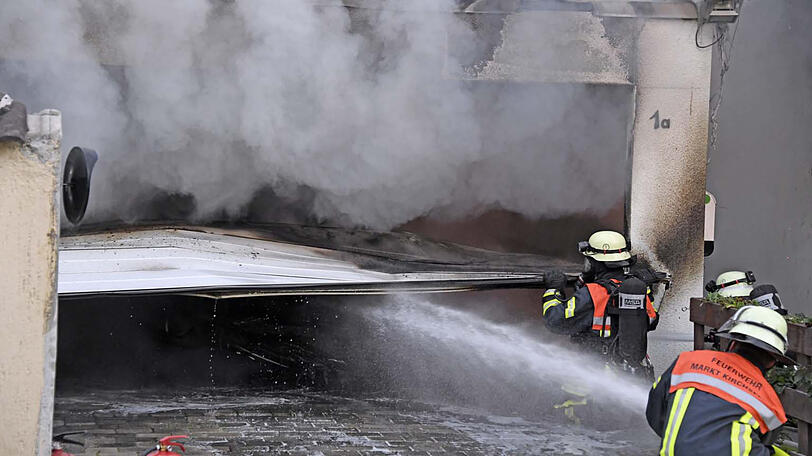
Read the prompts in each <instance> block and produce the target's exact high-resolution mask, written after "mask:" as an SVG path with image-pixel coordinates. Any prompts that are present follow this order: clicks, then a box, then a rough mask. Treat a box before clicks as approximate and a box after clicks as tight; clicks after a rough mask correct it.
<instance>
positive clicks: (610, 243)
mask: <svg viewBox="0 0 812 456" xmlns="http://www.w3.org/2000/svg"><path fill="white" fill-rule="evenodd" d="M578 250H579V251H580V252H581V253H582V254H583V255H584V257H585V258H584V271H583V273H582V275H581V277H582V278H581V280H580V281H582V282H583V283H582V285H581V286H580V288H578V289H577V290H576V291H575V294H574V295H573V296H572V297H570V298H569V299H566V298H565V296H564V288H565V287H566V285H567V278H566V276H565V275H564V273H563V272H561V271H551V272H549V273H547V274H546V276H545V279H546V282H547V290H546V291H545V292H544V295H543V296H542V319H543V320H544V323H545V325H546V326H547V327H548V328H549V329H550V330H551V331H553V332H555V333H558V334H565V335H569V336H571V338H572V340H573V341H574V342H576V343H579V344H582V345H586V346H588V347H589V348H590V349H593V350H597V351H599V352H603V353H604V354H610V353H609V351H610V350H611V347H612V346H613V345H612V343H613V342H615V336H616V335H617V333H618V332H617V331H616V329H617V328H616V326H617V325H616V324H615V323H618V322H616V321H613V319H618V318H619V316H620V315H619V314H618V313H617V312H615V311H614V310H613V307H616V306H611V305H610V298H612V297H613V296H617V295H618V292H621V293H622V292H623V290H620V287H621V286H622V287H625V288H627V289H628V290H626V291H627V293H623V294H625V295H629V294H637V295H642V296H643V298H642V299H641V300H640V301H639V303H640V306H639V307H640V311H641V312H639V314H640V315H641V316H642V319H643V324H642V325H637V326H638V328H637V329H638V331H637V332H638V333H642V334H637V335H636V336H635V337H631V338H630V340H632V339H633V340H635V341H638V342H639V344H641V345H643V347H636V348H635V347H631V349H632V351H635V352H637V354H638V355H641V356H640V357H639V358H637V359H633V360H631V361H632V364H634V363H646V362H647V361H646V360H645V344H646V342H645V340H646V339H645V335H646V332H648V331H653V330H654V329H655V328H656V327H657V322H658V320H659V316H658V314H657V312H656V310H655V309H654V306H653V299H652V295H651V288H650V286H649V285H651V284H653V283H655V282H656V279H655V273H654V272H652V271H651V270H649V269H648V268H644V267H641V266H638V265H636V257H634V256H632V255H631V254H630V253H629V246H628V243H627V242H626V238H625V237H623V235H622V234H620V233H618V232H615V231H598V232H596V233H594V234H592V236H590V237H589V240H588V241H586V242H581V243H579V245H578ZM643 302H645V305H643ZM612 313H614V314H613V315H612ZM627 329H628V331H627V335H630V336H631V330H632V327H631V325H629V327H628V328H627ZM627 351H628V350H627ZM640 352H642V354H641V353H640ZM627 361H628V360H627ZM637 367H639V366H637Z"/></svg>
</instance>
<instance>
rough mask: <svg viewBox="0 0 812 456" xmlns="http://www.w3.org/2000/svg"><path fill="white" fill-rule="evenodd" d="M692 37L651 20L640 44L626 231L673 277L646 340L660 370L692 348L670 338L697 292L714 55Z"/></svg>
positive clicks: (681, 26) (684, 324)
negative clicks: (656, 324) (655, 326)
mask: <svg viewBox="0 0 812 456" xmlns="http://www.w3.org/2000/svg"><path fill="white" fill-rule="evenodd" d="M695 32H696V22H694V21H678V20H656V19H654V20H647V21H646V22H645V23H644V25H643V28H642V30H641V32H640V34H639V36H638V40H637V49H638V52H637V54H636V58H637V65H636V66H637V80H636V86H637V107H636V114H635V122H634V135H633V136H634V143H633V149H632V163H633V164H632V188H631V205H630V211H629V231H630V236H631V242H632V249H633V251H634V252H636V253H638V254H640V255H641V256H642V257H643V258H645V259H647V260H648V261H649V262H650V263H651V264H652V265H653V266H654V267H656V268H657V269H659V270H666V271H669V272H670V273H671V274H673V277H674V283H673V287H672V288H671V290H669V291H668V292H667V293H666V294H665V296H664V298H663V299H662V305H661V307H660V310H661V313H660V315H661V320H660V327H659V328H658V330H657V331H656V332H654V333H652V334H651V336H650V343H651V349H650V354H651V356H652V360H653V362H654V365H655V366H657V367H658V368H660V369H663V368H665V367H666V366H668V365H669V364H670V363H671V361H672V360H673V358H674V357H675V356H676V355H677V353H678V352H679V351H682V350H686V349H690V344H689V342H687V341H686V342H683V343H674V342H673V339H674V338H675V337H680V336H686V335H690V334H691V327H692V326H691V323H690V321H689V320H688V312H687V306H688V302H689V299H690V298H691V297H693V296H701V295H702V279H703V277H702V258H703V257H702V255H703V246H704V243H703V226H704V205H703V198H704V190H705V152H706V147H707V137H708V128H707V125H708V115H709V113H708V112H709V109H708V97H709V92H710V80H711V56H712V54H711V50H710V49H705V50H702V49H698V48H697V47H696V45H695V43H694V34H695ZM652 117H655V118H654V119H652ZM658 120H659V122H657V121H658Z"/></svg>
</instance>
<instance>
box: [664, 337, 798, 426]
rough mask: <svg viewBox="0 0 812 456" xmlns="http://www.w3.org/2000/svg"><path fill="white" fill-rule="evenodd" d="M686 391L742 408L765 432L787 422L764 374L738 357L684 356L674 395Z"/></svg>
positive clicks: (674, 375)
mask: <svg viewBox="0 0 812 456" xmlns="http://www.w3.org/2000/svg"><path fill="white" fill-rule="evenodd" d="M684 388H696V389H698V390H701V391H705V392H706V393H710V394H713V395H714V396H717V397H719V398H721V399H724V400H726V401H728V402H732V403H734V404H738V405H740V406H741V407H742V408H743V409H745V410H747V411H748V412H750V413H751V414H752V415H753V417H754V418H755V419H756V421H758V423H759V425H760V426H761V429H760V431H762V432H767V431H768V430H771V429H775V428H777V427H778V426H780V425H781V424H783V423H785V422H786V421H787V417H786V415H785V413H784V407H783V406H782V405H781V401H780V400H779V399H778V395H777V394H776V393H775V390H774V389H773V388H772V386H771V385H770V384H769V383H768V382H767V380H766V379H765V378H764V375H763V374H762V373H761V371H760V370H759V369H758V368H757V367H756V366H755V365H754V364H753V363H751V362H750V361H747V360H746V359H744V358H743V357H742V356H740V355H737V354H735V353H727V352H717V351H712V350H698V351H694V352H687V353H682V354H681V355H680V356H679V358H677V362H676V363H675V364H674V369H673V370H672V373H671V388H670V392H672V393H673V392H674V391H676V390H678V389H684Z"/></svg>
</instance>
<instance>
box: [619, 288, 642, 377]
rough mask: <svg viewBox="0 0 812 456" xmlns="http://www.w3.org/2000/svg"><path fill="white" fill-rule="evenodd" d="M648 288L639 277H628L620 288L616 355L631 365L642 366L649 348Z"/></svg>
mask: <svg viewBox="0 0 812 456" xmlns="http://www.w3.org/2000/svg"><path fill="white" fill-rule="evenodd" d="M647 289H648V287H647V286H646V283H645V282H643V281H642V280H640V279H638V278H637V277H629V278H627V279H626V280H624V281H623V283H621V284H620V288H619V289H618V294H617V310H616V312H617V313H618V331H619V332H618V334H617V339H618V340H617V352H616V356H617V357H618V358H620V359H619V360H622V361H626V362H627V363H628V364H630V365H631V366H640V363H641V362H642V361H643V359H645V357H646V352H647V350H648V338H647V336H646V334H647V333H648V326H649V320H648V314H647V313H646V292H647Z"/></svg>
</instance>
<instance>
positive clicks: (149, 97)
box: [0, 0, 629, 229]
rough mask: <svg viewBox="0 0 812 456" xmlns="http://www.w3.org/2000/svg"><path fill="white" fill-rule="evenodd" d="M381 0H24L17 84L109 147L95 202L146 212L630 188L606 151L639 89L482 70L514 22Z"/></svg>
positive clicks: (37, 105) (508, 205)
mask: <svg viewBox="0 0 812 456" xmlns="http://www.w3.org/2000/svg"><path fill="white" fill-rule="evenodd" d="M379 6H380V8H374V9H349V8H345V7H343V6H342V5H341V4H340V3H335V4H332V3H330V2H326V3H320V4H316V3H313V2H303V1H288V0H237V1H224V0H210V1H201V0H177V1H172V2H165V1H159V0H138V1H135V0H111V1H106V2H95V1H90V0H62V1H59V2H55V1H48V0H10V1H7V2H4V5H3V7H2V13H0V27H2V28H3V30H6V31H9V32H4V34H3V36H2V37H0V57H2V60H0V82H2V85H3V88H4V90H6V91H8V92H11V93H12V95H15V96H16V97H17V98H19V99H21V101H23V102H25V103H27V104H28V105H29V107H30V108H33V109H31V110H32V111H33V110H34V109H41V108H45V107H54V108H58V109H61V110H62V111H63V115H64V129H65V145H66V146H72V145H75V144H81V145H85V146H89V147H92V148H95V149H97V150H98V151H99V152H100V154H101V160H100V161H99V163H98V165H97V169H96V171H95V173H96V174H95V176H94V183H93V189H92V193H91V194H92V196H91V207H90V208H89V210H88V214H89V215H88V219H90V220H94V219H95V220H106V219H124V220H134V219H137V218H139V217H142V216H143V215H144V214H143V211H144V205H145V201H147V202H148V201H151V200H152V199H154V198H155V197H156V195H180V197H181V198H184V197H188V195H192V196H193V197H194V198H193V200H189V201H190V204H188V205H187V206H190V207H187V208H186V209H184V211H181V212H182V213H183V216H185V217H189V218H192V219H197V220H205V219H212V218H224V217H225V218H240V217H244V216H245V213H246V210H247V209H246V208H247V207H249V205H250V207H251V208H252V210H253V211H255V212H256V211H259V212H260V218H262V219H263V220H269V221H273V220H278V219H279V218H280V217H281V215H280V214H283V213H284V212H285V211H289V210H290V208H296V210H298V211H300V212H302V213H303V214H305V216H306V217H307V218H308V220H309V221H316V222H320V223H332V224H339V225H345V226H359V225H360V226H367V227H372V228H378V229H390V228H392V227H395V226H398V225H400V224H403V223H405V222H408V221H409V220H412V219H415V218H416V217H420V216H425V215H432V216H436V217H445V218H452V219H453V218H459V217H463V216H465V215H470V214H476V213H481V212H482V211H484V210H487V209H489V208H501V209H506V210H509V211H514V212H518V213H521V214H524V215H526V216H527V217H530V218H535V217H539V216H541V215H545V216H550V215H552V216H556V215H565V214H571V213H581V212H590V213H597V214H602V213H605V212H606V211H608V210H609V209H610V208H611V207H612V206H613V205H616V204H617V202H618V200H619V198H622V194H623V193H622V192H623V190H624V189H625V182H624V176H625V165H623V164H622V162H620V163H621V164H620V165H618V163H619V161H618V157H617V155H618V154H615V153H606V151H605V150H594V149H595V148H596V146H602V147H606V148H610V149H611V148H614V149H616V150H618V151H619V152H620V154H621V155H620V156H621V157H623V154H624V153H625V141H626V138H625V133H626V127H625V125H626V121H627V119H626V118H625V117H624V116H625V115H627V114H628V112H629V111H628V109H627V105H625V104H624V103H627V99H628V97H627V93H626V92H623V91H622V90H620V91H619V92H618V91H612V90H609V91H608V92H599V91H597V89H594V88H589V87H586V86H575V85H566V84H560V85H555V86H552V85H546V86H542V85H538V84H535V85H534V84H520V83H511V84H505V81H498V80H494V81H482V80H476V81H475V79H476V71H477V70H476V68H481V67H483V66H484V64H482V62H480V61H479V60H487V59H488V58H491V57H492V55H488V52H487V50H488V49H491V52H492V51H493V48H494V47H496V46H497V45H499V43H498V41H499V40H500V39H503V38H504V37H503V36H501V35H499V34H494V33H491V34H489V35H488V38H487V39H489V40H491V41H494V40H495V41H494V42H493V43H490V44H492V46H490V48H489V46H486V45H483V39H484V38H483V37H482V36H481V34H479V35H478V34H477V32H476V30H475V29H474V27H473V26H472V22H471V21H466V20H464V18H462V17H461V15H455V14H451V13H449V11H451V10H452V9H454V8H455V7H456V6H457V5H456V4H455V3H454V2H453V1H452V0H446V1H436V0H420V1H410V2H387V1H382V2H380V3H379ZM485 44H488V43H485ZM483 49H484V51H483ZM550 58H552V57H550ZM550 63H551V64H552V63H553V62H550ZM534 65H535V66H539V65H542V66H543V65H544V63H543V62H534ZM15 90H16V92H15ZM598 92H599V93H598ZM607 93H608V94H609V95H607ZM598 95H600V96H598ZM585 107H588V108H589V109H585ZM618 112H619V113H622V114H623V115H619V116H613V115H608V116H607V115H606V114H607V113H610V114H611V113H618ZM607 138H610V140H609V141H608V142H609V143H611V144H607ZM612 138H615V139H612ZM617 138H619V139H617ZM613 141H614V143H617V144H619V146H617V147H615V145H614V143H613ZM582 176H591V177H590V178H589V179H586V180H584V179H582ZM575 182H578V185H574V183H575ZM609 189H620V190H618V191H614V190H609ZM192 201H193V203H192Z"/></svg>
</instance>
